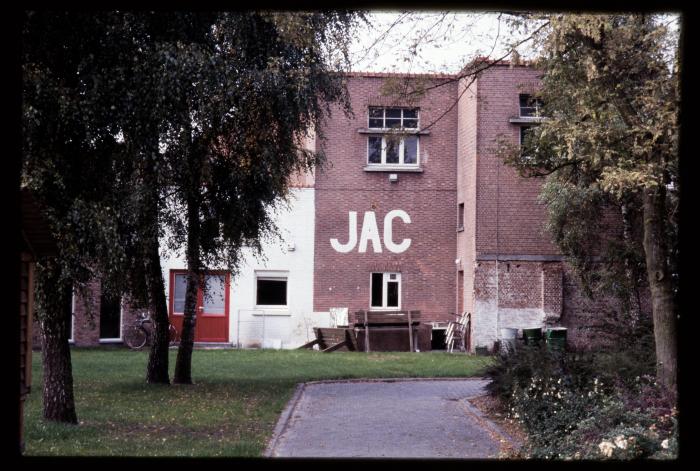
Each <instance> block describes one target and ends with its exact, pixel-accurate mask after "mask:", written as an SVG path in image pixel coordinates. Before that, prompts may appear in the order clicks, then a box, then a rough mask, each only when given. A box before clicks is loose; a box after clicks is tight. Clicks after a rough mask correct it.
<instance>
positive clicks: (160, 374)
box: [146, 239, 170, 384]
mask: <svg viewBox="0 0 700 471" xmlns="http://www.w3.org/2000/svg"><path fill="white" fill-rule="evenodd" d="M151 245H152V246H151V250H150V251H149V252H150V253H149V254H148V255H147V257H148V261H147V267H146V268H147V276H148V284H149V290H148V291H149V304H150V306H151V312H152V313H153V314H152V318H153V344H152V345H151V351H150V353H149V355H148V367H147V370H146V382H148V383H162V384H170V376H169V373H168V360H169V358H168V355H169V346H170V331H169V326H170V321H169V319H168V305H167V301H166V299H165V284H164V282H163V272H162V270H161V265H160V253H159V252H158V241H157V239H156V241H155V244H151Z"/></svg>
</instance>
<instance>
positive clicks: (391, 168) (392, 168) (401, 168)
mask: <svg viewBox="0 0 700 471" xmlns="http://www.w3.org/2000/svg"><path fill="white" fill-rule="evenodd" d="M362 170H364V171H365V172H413V173H423V169H422V168H421V167H418V166H415V167H414V166H409V165H381V164H374V165H365V166H364V167H363V168H362Z"/></svg>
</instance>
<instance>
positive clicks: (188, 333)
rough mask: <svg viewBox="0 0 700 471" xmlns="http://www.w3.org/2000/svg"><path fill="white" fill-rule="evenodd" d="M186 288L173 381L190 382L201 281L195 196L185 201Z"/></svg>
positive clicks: (197, 206)
mask: <svg viewBox="0 0 700 471" xmlns="http://www.w3.org/2000/svg"><path fill="white" fill-rule="evenodd" d="M187 217H188V223H187V289H186V291H185V312H184V315H183V318H182V334H181V337H180V346H179V348H178V350H177V360H176V362H175V377H174V378H173V382H174V383H178V384H192V351H193V348H194V332H195V326H196V324H197V291H198V289H199V285H200V281H201V270H200V257H199V256H200V253H199V231H200V227H199V205H198V204H197V201H196V198H188V201H187Z"/></svg>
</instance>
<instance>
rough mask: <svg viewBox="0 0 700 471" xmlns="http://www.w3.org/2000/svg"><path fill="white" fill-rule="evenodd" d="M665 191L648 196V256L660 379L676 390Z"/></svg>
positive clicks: (674, 323) (673, 314)
mask: <svg viewBox="0 0 700 471" xmlns="http://www.w3.org/2000/svg"><path fill="white" fill-rule="evenodd" d="M664 190H665V189H664V188H663V187H659V188H656V189H647V190H645V192H644V252H645V256H646V266H647V278H648V279H649V288H650V290H651V302H652V312H653V317H654V340H655V343H656V379H657V381H658V382H659V383H661V384H662V385H663V386H664V387H666V388H667V389H669V390H675V389H676V372H677V344H676V341H677V340H676V313H675V311H674V307H675V303H674V295H673V285H672V283H671V273H670V272H669V267H668V248H667V245H666V234H665V230H664V229H665V214H666V213H665V208H666V194H665V191H664Z"/></svg>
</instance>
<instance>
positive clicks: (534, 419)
mask: <svg viewBox="0 0 700 471" xmlns="http://www.w3.org/2000/svg"><path fill="white" fill-rule="evenodd" d="M616 357H617V358H622V359H623V360H620V361H618V362H616V361H615V358H616ZM625 359H626V360H629V355H628V354H625V353H605V354H603V353H598V354H593V353H574V352H550V351H548V350H547V349H546V348H520V349H518V351H517V352H516V353H511V354H510V355H501V356H500V357H499V358H498V361H497V362H496V363H495V364H494V366H493V367H491V368H490V369H489V370H488V372H487V375H488V376H489V377H490V378H491V379H492V380H493V382H492V383H491V384H490V386H489V392H490V394H491V395H492V396H495V397H498V398H499V399H500V400H501V402H502V403H503V404H504V405H505V406H506V407H507V408H508V411H509V414H510V415H511V417H512V418H514V419H516V420H518V421H519V422H520V423H521V424H522V425H523V427H524V428H525V431H526V433H527V435H528V443H527V444H526V446H525V449H524V450H523V452H524V453H525V455H526V456H529V457H533V458H554V459H607V458H612V459H632V458H673V457H675V456H677V447H678V425H677V415H676V410H675V408H674V407H673V404H674V400H673V398H672V397H669V396H668V394H666V393H665V392H664V391H663V390H662V389H661V388H660V387H659V386H657V385H656V383H655V382H654V380H653V377H651V376H648V375H645V374H644V373H645V372H647V370H646V369H647V368H648V364H646V363H645V362H644V361H639V362H637V363H635V362H633V361H624V360H625ZM618 365H622V366H623V367H618ZM640 373H641V374H640ZM632 374H635V375H636V376H631V375H632Z"/></svg>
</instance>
